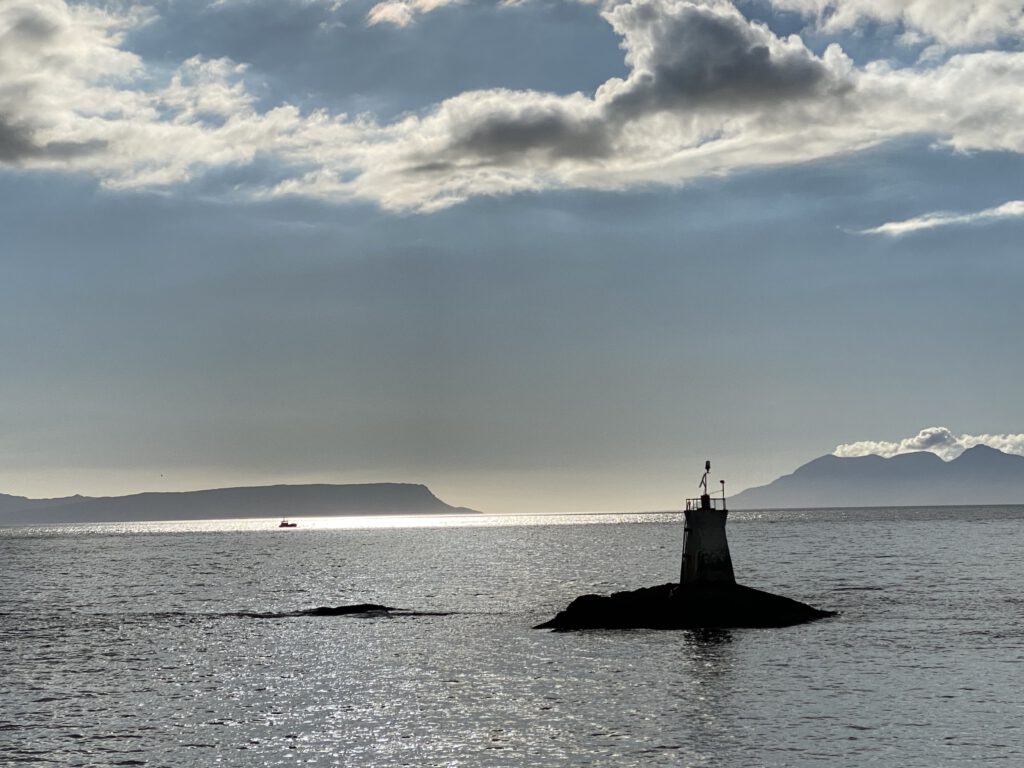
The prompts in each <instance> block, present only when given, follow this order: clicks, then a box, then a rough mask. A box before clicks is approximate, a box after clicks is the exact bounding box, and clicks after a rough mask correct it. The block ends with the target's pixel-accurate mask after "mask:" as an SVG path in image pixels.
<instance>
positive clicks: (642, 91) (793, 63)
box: [608, 2, 830, 118]
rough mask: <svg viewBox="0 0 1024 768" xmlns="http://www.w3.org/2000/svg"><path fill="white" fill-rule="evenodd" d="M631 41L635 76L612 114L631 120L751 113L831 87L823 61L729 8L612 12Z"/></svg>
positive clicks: (615, 92) (634, 6)
mask: <svg viewBox="0 0 1024 768" xmlns="http://www.w3.org/2000/svg"><path fill="white" fill-rule="evenodd" d="M608 17H609V19H610V20H611V22H612V25H613V26H614V27H615V29H616V30H617V31H619V32H620V33H621V34H622V35H623V36H624V38H625V40H626V42H625V45H626V46H627V48H628V49H629V55H628V56H627V62H629V63H631V64H632V65H633V67H634V71H633V74H632V75H631V76H630V77H629V78H628V80H627V81H626V82H625V83H624V86H623V87H620V88H614V89H612V92H611V97H610V100H609V104H608V108H609V110H610V112H611V113H612V114H615V115H616V116H619V117H620V118H621V117H625V118H628V117H630V116H634V115H637V114H642V113H647V112H659V111H677V110H694V109H701V108H706V107H711V108H727V109H728V108H735V109H749V108H750V107H751V106H752V105H765V104H772V103H781V102H784V101H788V100H791V99H798V98H804V97H810V96H815V95H818V94H820V93H821V91H822V89H823V86H825V85H826V84H828V83H829V80H830V73H829V70H828V69H827V67H826V66H825V64H824V62H822V60H821V59H818V58H817V57H815V56H814V54H812V53H811V52H810V51H809V50H808V49H807V48H806V47H804V45H803V44H802V43H797V41H796V39H794V40H793V41H788V40H780V39H779V38H777V37H775V36H774V35H773V34H772V33H771V32H770V31H769V30H768V29H767V27H764V26H762V25H758V24H751V23H750V22H749V21H748V20H747V19H745V18H744V17H743V16H742V15H740V14H739V13H738V12H736V11H735V9H733V8H732V7H731V6H730V7H728V9H725V8H723V7H721V6H717V7H716V6H712V7H708V6H698V5H693V4H690V3H677V4H671V3H662V2H637V3H631V4H629V5H622V6H619V7H617V8H615V9H613V10H612V11H611V12H610V13H609V14H608Z"/></svg>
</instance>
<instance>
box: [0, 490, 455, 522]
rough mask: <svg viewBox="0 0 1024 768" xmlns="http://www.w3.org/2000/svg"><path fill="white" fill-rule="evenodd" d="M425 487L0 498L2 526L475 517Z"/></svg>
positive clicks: (5, 496)
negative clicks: (464, 514)
mask: <svg viewBox="0 0 1024 768" xmlns="http://www.w3.org/2000/svg"><path fill="white" fill-rule="evenodd" d="M474 511H475V510H472V509H466V508H465V507H453V506H451V505H450V504H446V503H445V502H443V501H441V500H440V499H439V498H437V496H435V495H434V494H433V493H431V491H430V489H429V488H427V486H425V485H417V484H413V483H363V484H348V485H327V484H316V485H267V486H248V487H241V488H214V489H210V490H203V491H179V492H170V493H136V494H132V495H130V496H109V497H103V498H87V497H84V496H69V497H66V498H59V499H28V498H24V497H22V496H8V495H6V494H0V524H33V523H106V522H129V521H132V522H134V521H154V520H210V519H225V518H236V519H237V518H247V517H268V518H273V517H282V516H288V517H327V516H334V515H389V514H394V515H415V514H459V513H473V512H474Z"/></svg>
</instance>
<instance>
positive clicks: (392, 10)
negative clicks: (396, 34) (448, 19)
mask: <svg viewBox="0 0 1024 768" xmlns="http://www.w3.org/2000/svg"><path fill="white" fill-rule="evenodd" d="M458 2H459V0H384V2H382V3H377V4H376V5H375V6H373V8H371V9H370V11H369V13H367V14H366V22H367V23H368V24H370V25H371V26H372V25H374V24H394V25H395V26H396V27H407V26H409V25H410V24H412V23H413V22H414V21H415V20H416V17H417V16H418V15H419V14H421V13H430V12H431V11H436V10H437V9H438V8H444V7H445V6H447V5H455V4H457V3H458Z"/></svg>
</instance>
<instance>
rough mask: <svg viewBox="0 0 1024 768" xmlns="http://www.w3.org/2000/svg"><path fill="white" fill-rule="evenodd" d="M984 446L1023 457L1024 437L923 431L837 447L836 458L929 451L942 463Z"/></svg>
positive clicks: (1023, 435)
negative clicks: (904, 436)
mask: <svg viewBox="0 0 1024 768" xmlns="http://www.w3.org/2000/svg"><path fill="white" fill-rule="evenodd" d="M976 445H987V446H989V447H990V448H996V449H998V450H1000V451H1003V452H1004V453H1013V454H1016V455H1018V456H1024V434H1015V435H1014V434H1008V435H967V434H964V435H956V434H954V433H953V432H951V431H950V430H949V429H947V428H946V427H929V428H928V429H922V430H921V431H920V432H919V433H917V434H916V435H914V436H913V437H907V438H904V439H902V440H895V441H889V440H862V441H859V442H856V443H844V444H843V445H839V446H836V449H835V450H834V451H833V452H832V453H833V454H834V455H836V456H871V455H875V456H884V457H886V458H890V457H892V456H896V455H898V454H901V453H913V452H916V451H931V452H932V453H934V454H936V455H937V456H939V457H940V458H942V459H944V460H945V461H950V460H952V459H955V458H956V457H957V456H959V455H960V454H961V453H963V452H964V451H966V450H967V449H968V448H973V447H974V446H976Z"/></svg>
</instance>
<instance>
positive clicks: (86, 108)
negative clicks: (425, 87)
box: [0, 0, 1024, 226]
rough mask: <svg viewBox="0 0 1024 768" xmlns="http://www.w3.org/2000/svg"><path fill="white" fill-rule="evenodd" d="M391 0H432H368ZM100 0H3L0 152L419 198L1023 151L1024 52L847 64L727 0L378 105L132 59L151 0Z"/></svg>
mask: <svg viewBox="0 0 1024 768" xmlns="http://www.w3.org/2000/svg"><path fill="white" fill-rule="evenodd" d="M794 2H795V0H794ZM399 5H400V6H401V7H402V8H405V9H408V10H409V12H410V13H413V12H416V13H419V12H425V11H429V10H431V9H432V8H434V7H436V6H437V5H439V2H438V0H417V1H416V2H405V1H404V0H385V3H384V4H383V5H378V6H376V8H382V7H384V6H387V7H389V8H392V10H391V11H387V12H388V13H396V14H397V13H399V11H398V10H394V8H397V6H399ZM809 7H810V6H808V8H809ZM104 8H106V6H105V7H104ZM104 8H97V7H93V6H90V5H83V4H78V5H73V6H69V5H67V4H66V3H65V2H64V0H6V2H5V3H4V4H3V5H2V6H0V163H3V162H6V163H9V164H17V165H20V166H22V167H25V168H49V169H53V168H62V169H67V170H70V171H76V172H81V173H89V174H92V175H94V176H96V177H97V178H99V179H100V180H101V181H102V183H104V184H105V185H108V186H112V187H118V188H132V187H159V186H168V185H174V184H179V183H181V182H184V181H187V180H190V179H193V178H196V177H199V176H201V175H202V174H204V173H206V172H207V171H208V170H210V169H214V168H224V167H229V166H245V165H247V164H249V163H252V162H253V161H254V160H255V159H257V158H261V157H262V158H265V159H267V160H268V161H270V162H272V163H273V164H274V166H275V167H276V168H278V169H279V173H278V174H277V176H276V177H275V180H274V182H273V183H272V184H271V185H269V186H259V185H258V184H256V183H255V182H252V183H251V184H252V185H251V186H250V187H248V188H247V189H245V190H243V191H244V192H245V193H248V194H251V195H254V196H267V195H303V196H309V197H316V198H321V199H327V200H348V199H353V198H359V199H365V200H372V201H375V202H377V203H378V204H380V205H381V206H383V207H385V208H390V209H396V210H419V211H431V210H436V209H439V208H443V207H445V206H448V205H452V204H455V203H458V202H460V201H462V200H466V199H468V198H470V197H473V196H480V195H504V194H510V193H515V192H523V191H535V190H545V189H553V188H589V189H626V188H629V187H632V186H636V185H649V184H652V183H655V184H680V183H684V182H686V181H687V180H690V179H694V178H700V177H703V176H709V175H721V174H726V173H730V172H734V171H737V170H742V169H749V168H757V167H764V166H771V165H782V164H792V163H800V162H806V161H809V160H815V159H818V158H825V157H831V156H835V155H837V154H841V153H847V152H852V151H856V150H859V149H862V148H865V147H869V146H872V145H875V144H878V143H880V142H883V141H886V140H888V139H892V138H894V137H898V136H907V135H930V136H933V137H935V139H936V140H937V141H938V142H940V143H944V144H946V145H948V146H950V147H951V148H954V149H957V150H976V149H999V150H1006V151H1013V152H1024V53H1021V52H1000V51H982V52H972V53H963V54H960V55H958V56H954V57H952V58H950V59H949V60H947V61H945V62H943V63H941V64H935V65H931V66H923V65H918V66H916V67H910V68H897V67H894V66H892V65H890V64H887V63H884V62H875V63H870V64H868V65H867V66H864V67H857V66H855V65H854V64H853V62H852V61H851V60H850V59H849V58H848V57H847V56H846V55H845V54H844V53H843V51H842V50H841V49H840V48H839V46H837V45H832V46H830V47H829V48H828V49H827V50H826V51H825V52H824V53H823V54H822V55H820V56H819V55H817V54H815V53H814V52H812V51H811V50H809V49H808V48H807V47H806V46H805V45H804V43H803V41H802V40H801V39H800V38H799V37H798V36H795V35H791V36H788V37H779V36H777V35H775V34H774V33H773V32H771V31H770V30H769V29H768V27H766V26H765V25H763V24H759V23H754V22H751V21H749V20H748V19H746V18H745V17H744V16H743V15H742V14H741V13H740V12H739V10H737V8H736V6H735V5H733V3H731V2H728V1H727V0H696V1H693V2H691V1H689V0H631V1H630V2H624V3H623V2H620V3H613V4H609V5H607V6H606V7H605V8H604V10H602V11H601V13H602V15H603V16H604V18H605V19H606V20H607V21H608V23H609V24H610V25H611V26H612V28H613V29H614V30H615V32H616V33H618V34H619V36H620V37H621V40H622V43H621V45H622V48H623V49H624V52H625V58H626V62H627V65H628V67H629V73H628V75H627V76H626V77H624V78H612V79H610V80H608V81H607V82H605V83H603V84H601V85H600V86H599V87H597V88H596V90H595V91H594V93H593V94H592V95H589V94H583V93H574V94H568V95H560V94H551V93H544V92H541V91H511V90H505V89H491V90H482V91H470V92H466V93H462V94H459V95H457V96H454V97H452V98H449V99H446V100H444V101H442V102H441V103H439V104H437V105H436V106H435V107H434V108H432V109H430V110H428V111H426V112H425V113H423V114H421V115H406V116H403V117H401V118H399V119H397V120H395V121H394V122H391V123H381V122H379V121H377V120H376V119H375V118H373V117H372V116H369V115H363V116H355V117H351V116H347V115H344V114H329V113H327V112H325V111H313V112H302V111H300V110H299V109H298V108H297V107H295V106H293V105H290V104H287V103H285V104H280V105H279V106H277V107H275V108H272V109H261V108H260V107H259V101H258V100H257V99H256V98H255V96H254V94H253V93H252V92H251V90H250V88H249V86H248V85H247V80H246V78H247V72H246V69H245V66H244V64H240V63H237V62H233V61H230V60H228V59H213V60H211V59H202V58H192V59H189V60H187V61H184V62H182V63H181V64H180V65H179V66H178V68H177V69H176V70H175V71H174V72H172V73H170V74H169V75H168V74H167V73H165V72H163V71H162V70H160V69H157V68H152V67H148V66H147V64H146V62H145V61H143V60H142V59H140V58H139V57H138V56H136V55H135V54H133V53H130V52H128V51H126V50H124V49H123V48H122V42H123V36H124V34H125V32H126V30H128V29H131V28H133V27H136V26H138V25H140V24H143V23H146V20H147V17H146V16H144V15H142V14H140V13H138V12H117V11H115V10H109V9H104ZM811 10H813V9H811ZM371 13H372V12H371ZM379 13H381V14H383V13H385V11H384V10H381V11H380V12H379ZM402 13H404V11H402ZM400 17H401V16H400V14H399V15H398V16H395V18H396V19H398V18H400ZM409 18H410V19H411V18H412V17H411V16H410V17H409ZM392 23H396V22H395V21H394V20H392ZM1001 215H1004V214H1001ZM1005 215H1015V214H1009V213H1007V214H1005ZM883 226H888V225H883ZM893 226H896V224H893Z"/></svg>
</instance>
